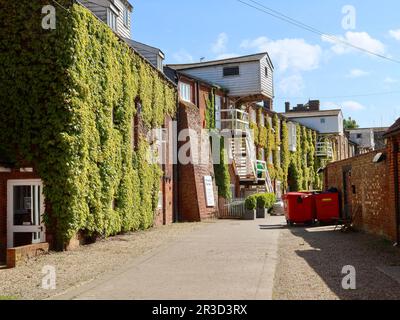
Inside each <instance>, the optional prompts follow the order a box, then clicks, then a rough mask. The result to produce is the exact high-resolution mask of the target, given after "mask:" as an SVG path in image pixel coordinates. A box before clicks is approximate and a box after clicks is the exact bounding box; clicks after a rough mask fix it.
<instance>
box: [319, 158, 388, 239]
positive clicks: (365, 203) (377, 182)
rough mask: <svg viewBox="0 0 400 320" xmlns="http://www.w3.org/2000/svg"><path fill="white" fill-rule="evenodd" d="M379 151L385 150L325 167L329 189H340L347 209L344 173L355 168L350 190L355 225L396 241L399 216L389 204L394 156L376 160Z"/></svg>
mask: <svg viewBox="0 0 400 320" xmlns="http://www.w3.org/2000/svg"><path fill="white" fill-rule="evenodd" d="M388 151H389V154H390V150H388ZM378 152H382V151H375V152H371V153H368V154H364V155H360V156H357V157H353V158H350V159H347V160H343V161H339V162H334V163H331V164H329V165H328V166H327V168H326V170H325V179H324V180H325V189H327V188H332V187H334V188H337V189H338V190H339V191H340V193H341V201H342V203H341V205H342V209H343V208H344V190H343V172H344V171H345V170H351V177H349V179H348V184H349V186H348V188H347V190H348V200H349V204H350V208H351V209H350V211H351V214H352V216H353V218H354V222H355V226H356V227H357V228H359V229H360V230H364V231H366V232H369V233H372V234H376V235H379V236H382V237H385V238H387V239H390V240H392V241H396V216H395V212H394V210H393V207H392V206H391V205H389V202H390V201H389V195H390V185H391V184H390V181H391V179H392V174H391V171H390V170H389V167H390V159H389V156H388V159H387V160H386V161H383V162H380V163H373V159H374V157H375V155H376V154H377V153H378ZM385 152H386V151H385Z"/></svg>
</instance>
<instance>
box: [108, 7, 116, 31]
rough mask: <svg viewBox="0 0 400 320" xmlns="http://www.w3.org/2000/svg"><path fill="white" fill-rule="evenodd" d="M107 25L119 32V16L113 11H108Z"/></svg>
mask: <svg viewBox="0 0 400 320" xmlns="http://www.w3.org/2000/svg"><path fill="white" fill-rule="evenodd" d="M107 24H108V26H109V27H110V28H111V29H113V30H114V31H117V15H116V14H115V13H114V12H113V11H112V10H111V9H107Z"/></svg>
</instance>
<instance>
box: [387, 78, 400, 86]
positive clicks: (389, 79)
mask: <svg viewBox="0 0 400 320" xmlns="http://www.w3.org/2000/svg"><path fill="white" fill-rule="evenodd" d="M384 82H385V83H389V84H393V83H397V82H399V81H398V80H397V79H394V78H392V77H386V78H385V80H384Z"/></svg>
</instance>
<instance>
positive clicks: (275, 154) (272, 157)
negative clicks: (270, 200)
mask: <svg viewBox="0 0 400 320" xmlns="http://www.w3.org/2000/svg"><path fill="white" fill-rule="evenodd" d="M257 112H258V113H257V118H258V120H257V123H254V122H252V123H250V128H251V129H253V132H254V136H255V139H254V142H255V144H256V146H257V147H258V148H259V149H264V151H265V152H264V154H265V158H266V161H267V165H268V170H269V174H270V176H271V179H272V180H280V181H282V189H283V190H282V191H286V190H287V189H288V187H290V189H291V191H299V190H309V189H311V188H313V189H320V188H321V187H322V186H321V179H320V176H319V175H318V174H317V171H318V168H319V167H320V160H319V159H318V158H317V157H316V152H315V151H316V150H315V146H316V141H317V135H316V132H315V131H313V130H311V129H308V128H306V127H304V126H302V125H300V124H298V125H297V150H296V152H290V151H289V132H288V126H287V123H286V121H285V120H283V119H280V118H279V116H278V115H277V114H274V115H273V116H272V119H271V118H270V116H267V115H264V117H265V121H264V126H261V125H259V123H260V120H259V119H260V117H261V116H262V109H261V108H259V109H258V111H257ZM258 156H259V157H260V155H258ZM289 183H290V185H289Z"/></svg>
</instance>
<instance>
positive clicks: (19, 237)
mask: <svg viewBox="0 0 400 320" xmlns="http://www.w3.org/2000/svg"><path fill="white" fill-rule="evenodd" d="M43 214H44V197H43V185H42V181H41V180H9V181H8V182H7V247H8V248H14V247H20V246H25V245H29V244H35V243H42V242H45V240H46V237H45V227H44V223H43Z"/></svg>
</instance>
